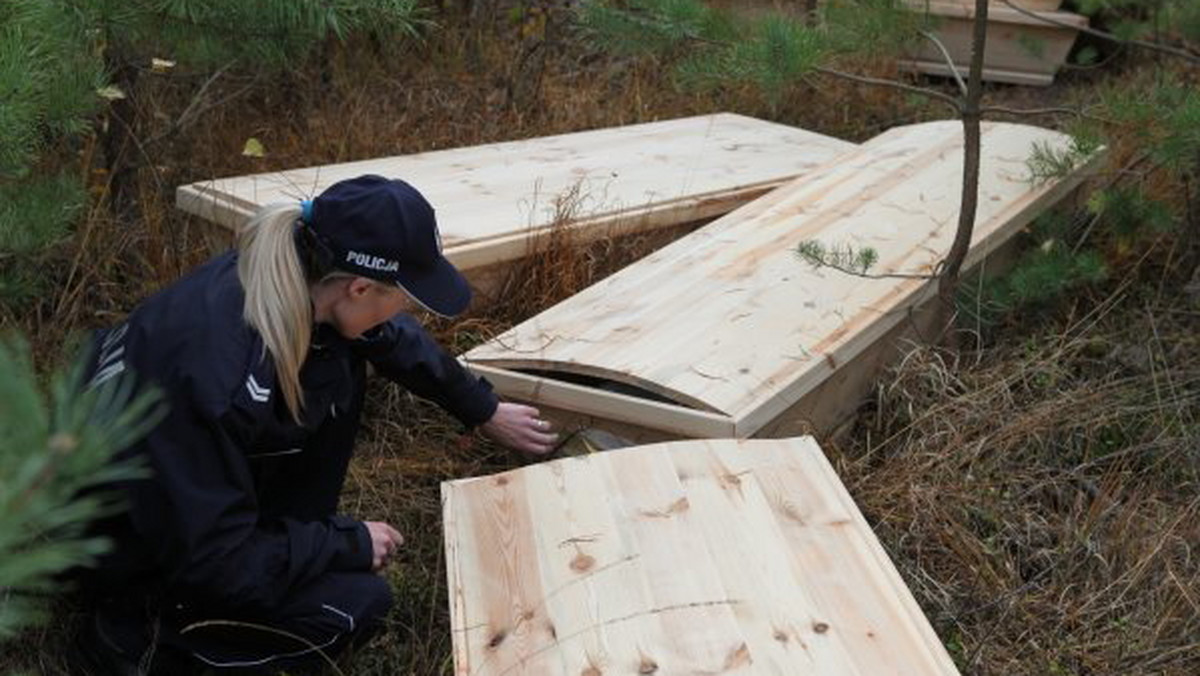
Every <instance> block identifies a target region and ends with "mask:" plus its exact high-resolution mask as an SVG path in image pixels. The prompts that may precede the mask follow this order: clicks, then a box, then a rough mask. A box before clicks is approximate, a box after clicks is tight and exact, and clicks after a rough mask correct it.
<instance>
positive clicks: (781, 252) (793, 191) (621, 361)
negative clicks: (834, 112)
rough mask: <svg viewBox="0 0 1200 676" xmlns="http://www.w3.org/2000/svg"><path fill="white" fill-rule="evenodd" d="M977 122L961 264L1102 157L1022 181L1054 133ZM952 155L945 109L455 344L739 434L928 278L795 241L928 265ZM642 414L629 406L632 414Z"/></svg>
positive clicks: (957, 152) (517, 393) (937, 250)
mask: <svg viewBox="0 0 1200 676" xmlns="http://www.w3.org/2000/svg"><path fill="white" fill-rule="evenodd" d="M983 136H984V140H983V144H984V160H983V166H982V179H981V191H980V206H979V213H978V216H977V220H976V229H975V234H974V238H973V242H972V250H971V253H970V256H969V258H968V263H969V264H974V263H976V262H978V261H981V260H983V258H984V257H986V256H987V255H989V254H990V253H991V252H992V251H994V250H995V249H996V247H998V246H999V245H1001V244H1002V243H1004V242H1005V241H1007V240H1008V239H1010V238H1011V237H1012V236H1013V235H1014V234H1015V233H1016V232H1017V231H1018V230H1019V229H1020V228H1022V227H1024V226H1025V225H1026V224H1027V223H1028V222H1029V221H1030V220H1032V218H1033V217H1034V216H1036V215H1037V214H1038V213H1040V212H1041V211H1043V210H1045V209H1046V208H1047V207H1048V206H1049V205H1050V204H1053V203H1054V202H1056V201H1057V200H1059V199H1061V198H1062V197H1063V196H1064V195H1065V194H1066V193H1067V192H1068V191H1070V190H1072V189H1074V188H1075V187H1076V186H1077V185H1079V183H1080V182H1081V181H1082V180H1083V178H1084V177H1086V176H1087V175H1088V174H1089V173H1090V172H1091V171H1092V170H1093V169H1094V167H1095V166H1096V164H1097V163H1098V162H1099V161H1100V155H1097V156H1094V157H1093V158H1092V159H1091V160H1090V163H1088V164H1085V165H1084V166H1081V167H1079V168H1078V169H1077V170H1076V172H1075V173H1074V174H1072V175H1071V176H1069V177H1067V178H1064V179H1061V180H1058V181H1052V182H1050V183H1047V184H1043V185H1038V186H1034V185H1031V184H1030V183H1029V182H1028V181H1026V176H1027V173H1028V171H1027V168H1026V166H1025V161H1026V159H1027V158H1028V157H1029V156H1030V155H1031V153H1032V148H1033V144H1034V143H1042V144H1049V145H1050V146H1051V147H1055V148H1064V147H1066V144H1067V143H1069V140H1068V139H1067V137H1065V136H1063V135H1061V134H1058V133H1056V132H1052V131H1048V130H1043V129H1037V128H1034V127H1028V126H1022V125H1012V124H1000V123H987V124H985V125H984V134H983ZM961 167H962V140H961V127H960V125H959V124H958V123H957V122H953V121H945V122H936V123H926V124H921V125H914V126H910V127H903V128H898V129H894V130H891V131H889V132H887V133H885V134H883V135H881V136H879V137H877V138H875V139H872V140H871V141H869V142H867V143H866V144H864V145H863V146H861V147H859V148H858V149H856V150H854V151H851V152H849V153H847V154H845V155H843V156H842V157H841V158H839V159H838V160H836V161H833V162H830V163H828V164H826V165H825V166H823V167H821V168H819V169H817V170H815V171H814V172H812V173H810V174H809V175H807V176H805V177H802V178H800V179H797V180H796V181H794V182H792V183H791V184H789V185H788V186H785V187H784V188H781V189H779V190H776V191H775V192H773V193H772V194H771V195H769V196H767V197H764V198H762V199H760V200H757V201H755V202H753V203H751V204H749V205H747V206H745V207H742V208H741V209H739V210H737V211H735V212H733V213H731V214H728V215H726V216H725V217H723V218H721V219H719V220H717V221H715V222H713V223H711V224H709V225H707V226H705V227H704V228H701V229H700V230H698V231H696V232H694V233H692V234H691V235H688V236H686V237H683V238H681V239H680V240H678V241H676V242H674V243H672V244H670V245H668V246H667V247H665V248H663V249H661V250H660V251H658V252H656V253H655V254H652V255H650V256H648V257H647V258H645V259H643V260H641V261H639V262H637V263H635V264H633V265H631V266H630V267H628V268H626V269H624V270H622V271H621V272H619V273H617V274H615V275H612V276H611V277H609V278H607V279H605V280H603V281H601V282H599V283H597V284H595V285H593V286H592V287H589V288H588V289H585V290H584V291H583V292H581V293H580V294H577V295H576V296H574V297H572V298H570V299H567V300H565V301H563V302H562V303H560V304H558V305H556V306H554V307H552V308H549V309H547V310H546V311H544V312H542V313H541V314H539V315H537V316H536V317H533V318H531V319H530V320H528V321H527V322H525V323H523V324H521V325H519V326H517V327H514V328H513V329H512V330H511V331H509V332H507V333H505V334H503V335H502V336H499V337H498V338H497V339H496V340H494V341H491V342H489V343H486V344H484V345H481V346H479V347H477V348H475V349H474V350H472V351H470V352H469V353H468V354H467V355H466V356H465V360H466V361H467V363H469V364H470V365H471V367H472V368H474V369H476V370H478V371H480V372H481V373H486V374H487V375H488V377H489V378H492V377H493V374H499V373H510V374H511V373H516V372H517V371H520V370H525V371H542V372H563V373H575V374H583V375H588V376H596V377H600V378H603V379H606V380H610V381H615V382H620V383H626V384H628V385H632V386H636V387H638V388H641V389H643V390H647V391H649V392H653V393H655V394H657V395H659V396H662V397H665V398H667V399H669V400H671V401H675V402H678V403H679V404H680V405H681V406H690V407H693V408H695V409H703V411H707V412H709V413H713V412H716V413H719V414H724V415H725V416H728V418H729V419H731V420H733V421H734V424H735V426H736V429H735V430H734V433H735V434H736V435H737V436H749V435H752V434H754V433H755V432H756V431H757V430H758V429H759V428H761V427H763V426H764V425H767V424H768V423H769V422H771V420H772V419H773V418H774V417H775V416H777V415H778V414H780V413H781V412H783V411H784V410H786V409H787V408H788V407H790V406H792V405H793V404H795V403H796V402H797V401H799V400H800V398H801V397H803V396H804V395H805V394H806V393H808V392H811V391H813V390H814V389H816V388H817V387H818V386H819V385H820V384H821V383H822V382H824V381H825V380H826V379H827V378H828V377H829V376H830V375H831V374H832V373H834V372H835V371H836V370H837V369H838V368H840V367H841V366H843V365H844V364H846V363H847V362H849V361H850V360H851V359H853V358H855V357H856V356H857V355H859V354H861V353H862V352H863V351H865V350H868V349H870V348H871V347H872V345H874V344H875V343H876V342H877V341H878V340H879V339H880V338H882V337H883V336H885V335H886V334H887V333H888V332H889V331H890V330H891V329H892V328H893V327H895V326H896V325H897V324H898V323H899V322H901V321H903V319H904V317H905V316H906V315H907V313H908V312H909V311H910V309H911V308H914V307H916V306H917V305H919V304H920V303H921V302H922V301H924V300H925V299H927V298H929V297H930V295H931V294H932V293H933V285H932V283H931V281H930V280H927V279H862V278H858V277H854V276H851V275H847V274H845V273H842V272H839V271H835V270H831V269H822V270H813V269H811V268H810V267H809V266H807V265H805V264H803V263H801V262H799V261H798V260H797V259H796V257H795V255H794V253H793V251H794V249H795V247H796V245H797V244H799V243H800V242H802V241H805V240H810V239H816V240H818V241H822V242H824V243H826V244H828V245H831V246H832V245H842V244H853V245H855V246H859V247H861V246H870V247H872V248H874V249H875V250H876V251H877V252H878V253H879V256H880V260H879V262H878V263H877V265H876V267H875V269H874V270H873V272H875V273H881V274H884V273H897V274H927V273H929V272H931V271H932V269H933V266H934V265H935V264H936V263H937V262H938V261H939V260H940V259H941V258H942V257H943V256H944V254H945V251H947V250H948V249H949V245H950V242H951V241H952V238H953V230H954V227H955V223H956V219H957V210H958V200H959V186H960V185H961V181H960V176H961V170H962V169H961ZM483 369H488V370H487V371H483ZM521 378H522V379H523V384H522V388H521V389H519V390H518V389H508V388H507V387H505V386H504V385H503V384H500V386H499V387H498V390H499V391H500V392H501V393H504V394H508V395H511V396H514V397H516V398H521V399H525V400H528V401H534V402H539V401H547V403H550V402H549V401H548V400H546V399H543V395H542V393H543V392H549V391H551V390H552V389H553V388H554V387H555V386H554V385H553V383H555V382H556V381H554V379H552V378H549V377H544V376H530V375H526V374H522V375H521ZM573 387H574V388H575V389H574V390H573V392H572V396H573V399H574V401H573V402H565V401H562V400H559V401H557V402H554V405H556V406H559V407H562V408H567V409H572V408H573V407H576V406H580V407H586V410H587V411H588V412H589V413H590V414H594V415H600V414H602V413H603V410H604V409H605V408H606V407H605V406H604V405H602V404H598V403H595V402H588V403H584V402H587V397H586V392H585V391H583V390H584V389H586V388H584V387H583V386H578V385H576V386H573ZM593 390H594V388H593ZM606 394H607V393H606ZM642 401H646V400H642ZM634 403H635V402H629V401H623V402H622V406H623V407H624V408H625V409H626V410H628V409H629V407H630V406H631V405H633V404H634ZM608 408H609V412H610V413H611V414H612V417H613V419H615V420H625V418H622V417H619V416H623V415H626V413H625V412H624V411H617V410H613V409H612V408H611V407H608ZM696 412H697V413H700V412H701V411H699V410H697V411H696ZM655 423H656V421H655V417H654V416H653V415H650V414H648V413H642V414H640V417H639V420H638V423H637V424H642V425H645V424H648V425H650V426H651V427H653V426H654V425H655ZM680 427H682V426H679V425H677V426H676V427H675V429H676V431H679V432H681V433H684V434H686V432H684V431H683V430H681V429H679V428H680ZM659 429H661V428H659ZM697 436H699V435H697Z"/></svg>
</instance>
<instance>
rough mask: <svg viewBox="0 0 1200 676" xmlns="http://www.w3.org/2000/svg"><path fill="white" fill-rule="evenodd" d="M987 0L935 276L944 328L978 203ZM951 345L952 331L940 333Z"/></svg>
mask: <svg viewBox="0 0 1200 676" xmlns="http://www.w3.org/2000/svg"><path fill="white" fill-rule="evenodd" d="M987 17H988V0H975V25H974V34H973V36H972V41H971V43H972V44H971V70H970V73H969V74H968V76H967V98H966V101H965V102H964V103H963V109H962V124H963V182H962V200H961V202H960V205H961V206H960V208H959V212H958V229H957V230H956V231H955V233H954V244H952V245H951V246H950V253H949V254H947V255H946V260H945V261H944V262H943V265H942V273H941V277H940V278H939V279H938V297H939V298H940V299H941V305H942V310H943V311H944V312H946V316H945V317H946V319H945V322H946V323H945V328H946V329H949V328H950V322H952V321H953V320H954V307H955V293H956V292H957V290H958V278H959V273H960V272H961V270H962V265H963V261H964V260H965V259H966V257H967V252H968V251H969V250H970V247H971V234H972V233H973V232H974V230H975V213H976V211H977V208H978V206H979V155H980V148H979V136H980V131H979V120H980V104H979V102H980V99H981V98H982V97H983V53H984V49H985V48H986V46H987ZM944 335H945V336H947V338H948V339H949V341H950V344H951V345H952V344H953V338H952V336H953V332H952V331H949V330H947V331H946V332H945V334H944Z"/></svg>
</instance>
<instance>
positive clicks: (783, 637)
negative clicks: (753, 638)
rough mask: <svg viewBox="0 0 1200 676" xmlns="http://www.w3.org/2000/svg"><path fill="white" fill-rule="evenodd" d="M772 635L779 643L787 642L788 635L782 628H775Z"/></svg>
mask: <svg viewBox="0 0 1200 676" xmlns="http://www.w3.org/2000/svg"><path fill="white" fill-rule="evenodd" d="M773 636H774V637H775V640H776V641H779V642H780V643H787V642H788V635H787V632H785V631H784V630H782V629H776V630H775V633H774V634H773Z"/></svg>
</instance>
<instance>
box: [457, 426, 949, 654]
mask: <svg viewBox="0 0 1200 676" xmlns="http://www.w3.org/2000/svg"><path fill="white" fill-rule="evenodd" d="M442 505H443V517H444V518H443V526H444V529H445V531H444V532H445V547H446V561H447V577H448V581H449V592H450V594H449V595H450V623H451V628H452V631H453V646H454V667H455V673H456V674H460V675H462V676H499V675H501V674H505V675H509V676H516V675H517V674H553V675H558V674H564V675H567V676H580V675H581V674H582V675H584V676H589V675H591V676H594V675H596V674H638V673H656V674H718V673H720V674H724V673H736V674H748V675H749V674H789V675H795V676H805V675H813V676H816V675H822V676H824V675H827V674H956V673H958V672H957V671H956V670H955V668H954V664H953V662H952V661H951V659H950V657H949V655H948V654H947V653H946V650H945V649H944V648H943V647H942V643H941V642H940V641H939V640H938V637H937V635H936V634H935V633H934V631H933V629H932V628H931V627H930V625H929V622H928V621H927V620H926V618H925V616H924V615H923V614H922V613H921V609H920V608H919V607H918V605H917V603H916V601H915V600H914V599H913V596H912V594H911V592H910V591H909V590H908V588H907V587H906V586H905V584H904V581H903V580H902V579H901V577H900V575H899V574H898V573H897V571H896V568H895V566H894V565H893V564H892V562H891V560H889V558H888V556H887V553H886V552H885V551H884V549H883V547H882V546H881V545H880V543H879V541H878V539H877V538H876V537H875V535H874V533H872V531H871V528H870V527H869V526H868V524H867V522H866V521H865V520H864V519H863V516H862V514H861V513H860V512H859V510H858V508H857V507H856V506H855V504H854V502H853V500H852V499H851V498H850V495H849V494H848V493H847V492H846V489H845V487H844V486H843V485H842V483H841V481H840V480H839V479H838V477H837V475H836V474H835V472H834V470H833V468H832V467H831V466H830V464H829V462H828V461H827V460H826V459H825V457H824V455H823V454H822V452H821V449H820V448H819V447H818V446H817V444H816V443H815V442H814V441H813V440H812V438H811V437H802V438H796V439H775V440H753V441H736V440H728V439H726V440H703V441H698V440H693V441H679V442H670V443H665V444H655V445H650V446H640V447H633V448H627V449H621V450H616V451H609V452H604V453H594V454H591V455H586V456H582V457H577V458H566V459H562V460H557V461H554V462H548V463H542V464H538V465H531V466H528V467H524V468H522V469H517V470H513V471H509V472H505V473H503V474H497V475H494V476H489V477H481V478H476V479H465V480H460V481H451V482H446V483H443V484H442Z"/></svg>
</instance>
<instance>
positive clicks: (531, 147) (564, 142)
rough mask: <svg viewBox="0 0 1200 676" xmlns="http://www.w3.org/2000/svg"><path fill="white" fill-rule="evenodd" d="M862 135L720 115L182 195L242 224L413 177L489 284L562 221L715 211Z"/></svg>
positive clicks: (196, 206)
mask: <svg viewBox="0 0 1200 676" xmlns="http://www.w3.org/2000/svg"><path fill="white" fill-rule="evenodd" d="M853 147H854V145H853V144H851V143H847V142H845V141H840V140H838V139H835V138H831V137H829V136H824V135H821V134H816V133H813V132H810V131H805V130H803V129H797V128H795V127H789V126H786V125H781V124H775V123H772V122H765V121H763V120H758V119H755V118H751V117H745V116H742V115H734V114H730V113H720V114H715V115H702V116H698V117H690V118H683V119H678V120H667V121H663V122H652V123H648V124H637V125H629V126H624V127H615V128H610V129H600V130H594V131H585V132H577V133H573V134H564V135H560V136H547V137H541V138H534V139H528V140H523V141H511V142H507V143H495V144H490V145H483V146H474V147H469V148H456V149H452V150H440V151H434V152H426V153H420V154H415V155H405V156H399V157H387V158H381V159H373V160H365V161H360V162H349V163H344V164H332V165H325V166H318V167H309V168H305V169H295V170H288V171H282V172H274V173H265V174H256V175H251V176H238V177H233V178H224V179H214V180H211V181H203V182H199V183H193V184H190V185H185V186H182V187H180V188H179V189H178V190H177V191H176V203H177V205H178V206H179V207H180V208H181V209H183V210H184V211H187V212H189V213H192V214H196V215H198V216H200V217H202V218H204V219H207V220H210V221H214V222H216V223H219V224H221V225H223V226H226V227H228V228H232V229H237V228H238V227H240V226H241V225H242V224H243V223H245V221H246V220H247V219H249V217H250V216H251V215H252V214H253V213H254V212H255V211H256V210H257V209H259V208H260V207H262V206H264V205H266V204H270V203H272V202H284V201H297V200H300V199H306V198H309V197H312V196H313V195H316V194H318V193H320V192H321V191H322V190H324V189H325V188H326V187H328V186H329V185H331V184H333V183H335V182H337V181H339V180H342V179H345V178H350V177H353V176H358V175H361V174H380V175H382V176H388V177H390V178H402V179H404V180H406V181H408V182H409V183H412V184H413V185H414V186H416V187H417V188H418V189H419V190H421V192H422V193H424V194H425V196H426V197H427V198H428V199H429V201H430V203H432V204H433V205H434V207H435V208H436V209H437V214H438V224H439V229H440V231H441V235H442V241H443V245H444V247H445V253H446V256H447V257H448V258H449V259H450V260H451V262H453V263H454V264H455V265H456V266H458V268H459V269H460V270H463V271H464V272H466V273H467V276H468V278H470V279H471V280H472V281H473V282H474V283H476V286H477V289H481V290H484V291H486V290H487V288H488V286H489V284H488V282H489V280H490V275H489V274H488V273H489V272H490V271H494V270H495V268H496V267H498V266H499V265H500V264H503V263H505V262H506V261H511V260H513V259H515V258H520V257H522V256H524V255H526V254H527V253H528V252H529V250H530V247H531V245H532V244H533V243H534V242H536V241H537V239H538V237H539V236H541V235H544V234H545V233H547V232H548V231H549V230H550V229H551V228H552V227H555V226H565V227H569V228H571V229H572V230H573V231H574V232H573V235H574V236H575V237H576V240H577V241H580V242H582V241H586V240H589V239H599V238H602V237H607V236H609V235H611V234H614V233H615V232H628V231H633V230H643V229H649V228H654V227H665V226H671V225H678V224H683V223H689V222H693V221H696V220H700V219H708V218H713V217H715V216H719V215H721V214H724V213H727V212H729V211H732V210H733V209H735V208H736V207H738V206H741V205H742V204H745V203H746V202H749V201H750V200H753V199H754V198H756V197H759V196H761V195H763V194H765V193H766V192H768V191H770V190H771V189H773V188H775V187H778V186H779V185H782V184H783V183H786V182H787V181H789V180H791V179H793V178H795V177H796V176H799V175H801V174H803V173H806V172H808V171H810V170H811V169H813V168H815V167H816V166H818V165H819V164H821V163H822V162H825V161H826V160H828V159H830V158H832V157H834V156H836V155H838V154H839V153H841V152H843V151H845V150H848V149H851V148H853Z"/></svg>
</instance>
